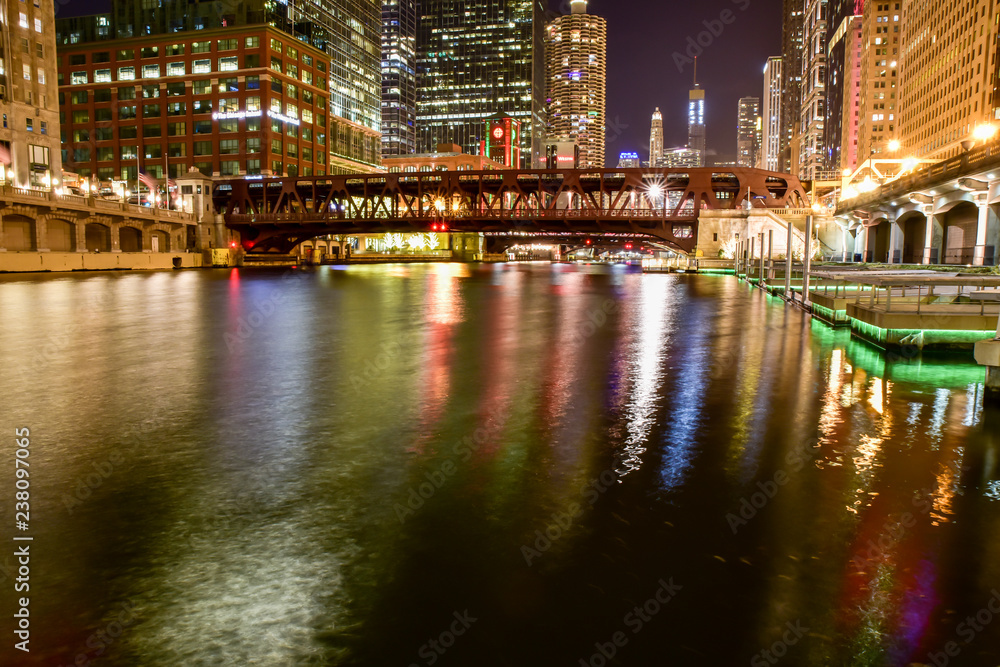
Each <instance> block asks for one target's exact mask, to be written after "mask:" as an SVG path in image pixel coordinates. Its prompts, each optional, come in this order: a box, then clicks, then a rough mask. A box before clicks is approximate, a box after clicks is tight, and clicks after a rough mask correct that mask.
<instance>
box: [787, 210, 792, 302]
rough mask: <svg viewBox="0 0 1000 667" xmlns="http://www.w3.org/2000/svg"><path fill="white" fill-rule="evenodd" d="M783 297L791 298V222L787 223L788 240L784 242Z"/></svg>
mask: <svg viewBox="0 0 1000 667" xmlns="http://www.w3.org/2000/svg"><path fill="white" fill-rule="evenodd" d="M785 298H786V299H787V300H789V301H791V300H792V223H790V222H789V223H788V242H787V243H786V244H785Z"/></svg>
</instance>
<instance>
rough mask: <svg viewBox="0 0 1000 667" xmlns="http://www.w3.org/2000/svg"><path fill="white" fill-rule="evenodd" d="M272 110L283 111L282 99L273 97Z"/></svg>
mask: <svg viewBox="0 0 1000 667" xmlns="http://www.w3.org/2000/svg"><path fill="white" fill-rule="evenodd" d="M271 111H273V112H275V113H281V100H280V99H278V98H277V97H272V98H271Z"/></svg>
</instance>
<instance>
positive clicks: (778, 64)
mask: <svg viewBox="0 0 1000 667" xmlns="http://www.w3.org/2000/svg"><path fill="white" fill-rule="evenodd" d="M784 85H785V77H784V74H783V73H782V58H781V56H771V57H770V58H768V59H767V63H766V64H765V65H764V91H763V100H764V102H763V105H762V109H761V117H762V123H761V139H760V143H761V159H760V162H759V163H760V167H761V169H766V170H768V171H780V170H781V164H782V162H781V152H782V148H783V146H784V133H783V131H782V120H783V118H784V106H783V104H782V101H783V97H782V89H783V87H784Z"/></svg>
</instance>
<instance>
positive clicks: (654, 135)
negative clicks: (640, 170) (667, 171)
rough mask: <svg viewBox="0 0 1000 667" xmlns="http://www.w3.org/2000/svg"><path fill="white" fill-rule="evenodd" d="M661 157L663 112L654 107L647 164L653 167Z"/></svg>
mask: <svg viewBox="0 0 1000 667" xmlns="http://www.w3.org/2000/svg"><path fill="white" fill-rule="evenodd" d="M661 157H663V114H661V113H660V107H656V111H654V112H653V123H652V127H651V128H650V130H649V166H650V167H655V166H656V163H657V161H658V160H659V159H660V158H661Z"/></svg>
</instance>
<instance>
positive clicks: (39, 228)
mask: <svg viewBox="0 0 1000 667" xmlns="http://www.w3.org/2000/svg"><path fill="white" fill-rule="evenodd" d="M35 250H37V251H38V252H48V251H49V228H48V226H47V225H46V224H45V216H42V215H36V217H35Z"/></svg>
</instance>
